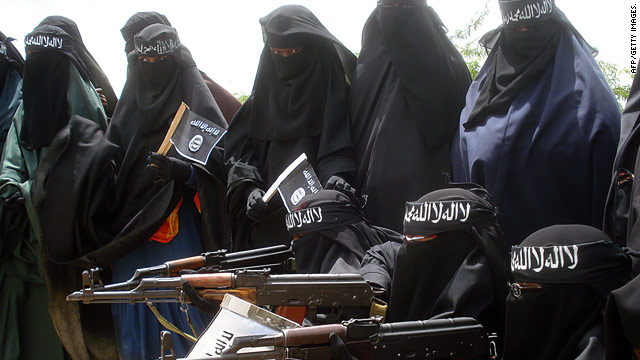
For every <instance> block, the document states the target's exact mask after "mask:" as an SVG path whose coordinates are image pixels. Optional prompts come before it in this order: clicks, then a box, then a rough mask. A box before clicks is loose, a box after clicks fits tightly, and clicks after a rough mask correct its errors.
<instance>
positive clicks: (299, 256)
mask: <svg viewBox="0 0 640 360" xmlns="http://www.w3.org/2000/svg"><path fill="white" fill-rule="evenodd" d="M287 228H288V230H289V234H290V235H292V236H293V235H297V234H300V237H298V238H297V239H296V240H293V242H292V247H293V251H294V253H295V256H296V272H297V273H300V274H311V273H357V272H358V269H359V268H360V261H361V260H362V257H363V256H364V253H365V252H366V251H367V250H368V249H369V248H371V247H372V246H374V245H377V244H382V243H384V242H386V241H389V239H393V238H395V240H398V239H399V235H398V234H395V235H396V236H395V237H394V236H393V233H392V232H390V231H387V230H386V229H381V228H377V227H375V226H372V225H371V224H369V223H368V222H367V221H366V220H365V219H364V218H363V217H362V212H361V210H360V208H359V206H358V202H357V200H356V199H355V198H354V197H352V196H348V195H347V194H344V193H342V192H339V191H335V190H321V191H319V192H317V193H315V194H309V195H307V196H305V197H304V198H303V200H302V202H301V203H300V205H298V207H297V208H296V210H295V211H293V212H292V213H291V214H288V215H287Z"/></svg>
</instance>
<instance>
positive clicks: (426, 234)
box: [388, 184, 507, 337]
mask: <svg viewBox="0 0 640 360" xmlns="http://www.w3.org/2000/svg"><path fill="white" fill-rule="evenodd" d="M451 186H452V187H451V188H447V189H441V190H436V191H433V192H431V193H429V194H427V195H425V196H423V197H422V198H420V199H419V200H418V201H417V202H408V203H407V205H406V211H405V216H404V235H405V241H404V244H403V245H402V246H401V247H400V248H399V250H398V252H397V255H396V258H395V268H394V269H393V279H392V283H391V292H390V299H389V310H388V321H389V322H395V321H409V320H426V319H438V318H448V317H457V316H470V317H473V318H475V319H477V320H478V321H479V322H480V323H481V324H482V325H483V326H484V327H485V328H486V329H487V331H489V332H495V333H498V334H499V337H501V336H502V334H503V330H504V327H503V322H504V299H505V297H506V291H507V290H506V282H507V276H506V254H505V253H504V252H503V250H502V249H503V246H504V245H503V244H502V231H501V230H500V227H499V225H498V223H497V220H496V209H495V207H494V206H493V202H492V200H491V197H490V196H489V194H488V193H487V192H486V191H485V190H484V189H482V188H481V187H479V186H477V185H475V184H469V185H464V184H452V185H451ZM463 187H464V188H463ZM416 237H418V238H422V239H418V240H413V238H416Z"/></svg>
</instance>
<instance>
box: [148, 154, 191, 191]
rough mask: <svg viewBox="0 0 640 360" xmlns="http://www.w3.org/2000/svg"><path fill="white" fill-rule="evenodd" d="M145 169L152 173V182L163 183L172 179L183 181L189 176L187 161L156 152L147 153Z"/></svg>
mask: <svg viewBox="0 0 640 360" xmlns="http://www.w3.org/2000/svg"><path fill="white" fill-rule="evenodd" d="M147 170H149V171H151V172H152V173H153V182H154V183H165V182H168V181H170V180H172V179H175V180H176V181H178V182H181V183H185V182H186V181H187V180H189V177H190V176H191V165H190V164H189V163H188V162H186V161H184V160H180V159H178V158H174V157H171V156H164V155H160V154H158V153H156V152H150V153H149V157H147Z"/></svg>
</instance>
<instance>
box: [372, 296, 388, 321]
mask: <svg viewBox="0 0 640 360" xmlns="http://www.w3.org/2000/svg"><path fill="white" fill-rule="evenodd" d="M387 307H388V305H387V303H386V302H384V301H382V300H380V299H376V298H375V297H374V298H373V300H372V301H371V309H370V310H369V316H370V317H376V316H381V317H382V321H383V322H384V319H385V318H386V316H387Z"/></svg>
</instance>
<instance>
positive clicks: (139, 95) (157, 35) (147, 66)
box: [131, 24, 182, 133]
mask: <svg viewBox="0 0 640 360" xmlns="http://www.w3.org/2000/svg"><path fill="white" fill-rule="evenodd" d="M172 29H173V28H169V27H167V26H165V25H160V24H154V25H150V26H148V27H147V28H145V29H144V30H143V31H141V32H140V33H138V35H136V38H135V41H136V42H135V43H136V46H137V48H138V50H136V53H135V56H136V57H135V58H133V55H132V57H131V60H132V61H133V64H134V66H135V67H136V70H137V71H136V72H135V74H134V76H136V80H137V84H138V86H137V87H136V101H137V105H138V109H140V110H142V111H141V115H142V116H141V119H140V122H139V124H140V130H141V132H142V133H146V132H150V131H155V130H156V129H159V128H164V127H166V126H167V124H168V122H170V120H171V116H172V114H174V113H175V111H176V109H178V106H180V102H181V91H182V88H181V87H180V86H178V85H177V84H178V81H179V78H180V66H177V65H178V64H177V63H176V60H175V59H174V57H173V56H170V55H171V54H172V53H173V48H163V49H164V50H162V49H161V50H160V52H159V51H158V50H157V49H158V46H159V45H158V44H167V43H169V44H173V46H178V45H179V43H180V40H179V39H178V36H177V33H175V31H173V30H172ZM139 56H148V57H161V56H162V57H165V58H164V59H163V60H158V61H155V62H145V61H143V60H142V59H140V58H137V57H139Z"/></svg>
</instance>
